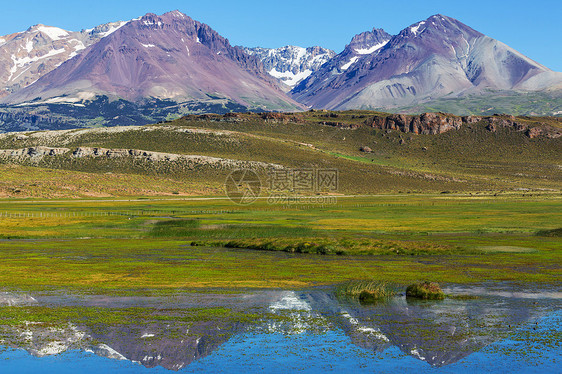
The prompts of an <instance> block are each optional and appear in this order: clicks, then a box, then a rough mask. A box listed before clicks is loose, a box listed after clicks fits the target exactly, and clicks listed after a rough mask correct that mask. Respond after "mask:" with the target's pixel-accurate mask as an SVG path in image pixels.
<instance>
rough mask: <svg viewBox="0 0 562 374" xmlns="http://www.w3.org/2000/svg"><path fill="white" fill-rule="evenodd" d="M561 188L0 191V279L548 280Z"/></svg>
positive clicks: (113, 284)
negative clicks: (32, 195)
mask: <svg viewBox="0 0 562 374" xmlns="http://www.w3.org/2000/svg"><path fill="white" fill-rule="evenodd" d="M561 207H562V204H561V197H560V196H558V195H552V194H543V195H535V196H531V197H529V196H522V195H513V194H511V195H503V196H502V195H500V196H493V195H488V196H486V195H478V196H470V195H440V194H439V195H386V196H384V195H379V196H368V197H339V198H338V201H337V203H336V204H333V205H324V206H322V205H293V206H281V205H271V204H268V203H267V201H266V200H258V201H257V202H256V203H254V204H252V205H249V206H239V205H236V204H234V203H232V202H231V201H229V200H228V199H225V198H216V197H209V198H191V199H190V198H179V197H175V198H174V197H169V198H159V199H148V198H140V199H122V200H108V199H92V200H58V201H57V200H31V201H30V200H19V201H17V200H9V201H8V200H4V201H2V203H1V204H0V238H1V239H0V253H1V255H2V259H3V261H1V262H0V284H1V285H2V287H3V288H12V289H59V288H74V289H76V290H81V291H87V290H89V291H92V290H97V291H103V290H111V291H112V292H114V291H117V290H121V291H122V292H140V291H141V290H147V289H152V290H177V289H188V288H198V289H208V288H227V289H228V288H270V287H287V288H303V287H310V286H314V285H323V284H333V283H339V282H344V281H348V280H352V279H367V280H377V281H385V282H398V283H401V284H407V283H409V282H415V281H421V280H431V281H438V282H460V283H464V282H484V281H494V280H496V281H515V282H525V283H533V282H543V283H551V284H555V283H556V282H558V281H559V276H560V270H561V264H562V256H561V253H562V240H561V239H560V238H559V237H557V236H537V232H539V231H541V230H543V231H544V230H552V229H556V228H559V227H560V226H562V225H561V222H562V209H561Z"/></svg>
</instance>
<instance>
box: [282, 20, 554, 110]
mask: <svg viewBox="0 0 562 374" xmlns="http://www.w3.org/2000/svg"><path fill="white" fill-rule="evenodd" d="M370 35H371V34H369V33H368V34H366V35H363V36H362V34H360V35H358V36H357V37H355V38H354V41H355V40H357V39H358V40H364V39H367V37H370ZM383 36H384V37H387V36H386V35H384V34H383ZM352 45H353V41H352V43H350V45H349V46H348V47H347V48H346V50H344V52H342V53H341V54H339V55H338V56H336V57H334V59H332V61H347V62H346V63H345V64H344V65H340V66H338V65H337V64H332V63H331V62H330V63H328V64H326V65H324V66H323V67H322V68H321V69H320V70H318V71H317V72H316V73H314V74H312V75H311V76H310V77H308V78H307V79H305V80H304V81H302V82H301V83H300V84H299V85H298V86H297V87H295V88H294V89H293V90H292V92H291V93H292V96H293V97H294V98H295V99H296V100H297V101H299V102H302V103H304V104H306V105H309V106H312V107H314V108H326V109H336V110H340V109H342V110H343V109H357V108H362V109H378V108H394V107H400V106H407V105H412V104H414V103H420V102H426V101H431V100H434V99H436V98H440V97H459V96H463V95H469V94H485V93H486V92H487V91H489V90H507V91H510V90H515V91H517V90H519V91H541V90H545V89H556V88H562V73H556V72H553V71H551V70H550V69H548V68H546V67H544V66H542V65H540V64H538V63H536V62H534V61H532V60H531V59H529V58H527V57H525V56H523V55H522V54H521V53H519V52H517V51H515V50H514V49H512V48H510V47H508V46H507V45H505V44H503V43H501V42H499V41H497V40H494V39H492V38H490V37H488V36H485V35H484V34H482V33H480V32H478V31H476V30H474V29H472V28H470V27H468V26H467V25H465V24H463V23H461V22H459V21H457V20H455V19H453V18H450V17H446V16H442V15H440V14H437V15H434V16H431V17H430V18H428V19H426V20H424V21H421V22H418V23H415V24H413V25H411V26H409V27H407V28H405V29H404V30H402V31H401V32H400V33H399V34H398V35H395V36H392V37H388V40H387V42H386V44H383V45H382V46H381V47H380V48H379V49H376V50H375V51H374V52H372V53H365V54H363V55H353V54H351V53H350V51H351V50H355V51H357V49H355V48H352ZM373 48H374V47H373ZM359 50H361V51H363V50H364V49H359ZM366 51H368V52H370V50H369V49H367V50H366ZM350 56H351V57H350Z"/></svg>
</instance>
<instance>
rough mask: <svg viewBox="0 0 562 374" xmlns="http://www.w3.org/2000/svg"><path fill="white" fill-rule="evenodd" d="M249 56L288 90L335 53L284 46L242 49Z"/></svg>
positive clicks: (312, 48) (328, 50) (316, 47)
mask: <svg viewBox="0 0 562 374" xmlns="http://www.w3.org/2000/svg"><path fill="white" fill-rule="evenodd" d="M244 51H245V52H246V53H248V54H249V55H254V56H256V57H258V58H259V59H260V60H261V62H262V63H263V65H264V67H265V70H266V71H267V72H268V73H269V74H270V75H271V76H273V77H275V78H277V79H279V81H281V82H282V83H284V84H285V85H287V86H289V87H290V88H293V87H295V86H296V85H297V84H298V83H299V82H301V81H302V80H303V79H305V78H307V77H308V76H309V75H310V74H312V73H314V72H315V71H317V70H318V69H319V68H320V67H321V66H322V65H324V64H325V63H326V62H328V61H330V60H331V59H332V58H333V57H334V56H335V55H336V53H335V52H334V51H332V50H330V49H327V48H322V47H318V46H315V47H308V48H303V47H296V46H291V45H289V46H285V47H281V48H261V47H255V48H244Z"/></svg>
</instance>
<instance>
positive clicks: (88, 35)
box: [0, 22, 126, 97]
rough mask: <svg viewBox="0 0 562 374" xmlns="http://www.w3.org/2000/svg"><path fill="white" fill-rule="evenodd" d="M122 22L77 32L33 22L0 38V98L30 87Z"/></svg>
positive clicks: (115, 28)
mask: <svg viewBox="0 0 562 374" xmlns="http://www.w3.org/2000/svg"><path fill="white" fill-rule="evenodd" d="M125 23H126V22H114V23H108V24H104V25H100V26H97V27H95V28H93V29H89V30H82V31H80V32H74V31H67V30H63V29H60V28H58V27H52V26H45V25H35V26H32V27H30V28H29V29H27V30H26V31H23V32H18V33H15V34H10V35H6V36H2V37H0V97H3V96H7V95H9V94H10V93H12V92H15V91H18V90H19V89H21V88H24V87H27V86H29V85H30V84H32V83H34V82H35V81H37V80H38V79H39V78H40V77H42V76H43V75H45V74H47V73H48V72H50V71H52V70H54V69H55V68H57V67H58V66H60V65H61V64H62V63H63V62H65V61H66V60H68V59H70V58H72V57H74V56H76V55H77V54H79V53H80V52H81V51H82V50H84V49H86V48H87V47H88V46H90V45H92V44H94V43H96V42H97V41H99V40H100V39H101V38H103V37H105V36H107V35H109V34H111V33H112V32H113V31H115V30H117V29H118V28H119V27H121V26H122V25H124V24H125Z"/></svg>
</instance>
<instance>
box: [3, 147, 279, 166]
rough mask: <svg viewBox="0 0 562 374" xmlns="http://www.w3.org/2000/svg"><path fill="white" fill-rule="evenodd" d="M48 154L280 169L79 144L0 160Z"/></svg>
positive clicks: (7, 152)
mask: <svg viewBox="0 0 562 374" xmlns="http://www.w3.org/2000/svg"><path fill="white" fill-rule="evenodd" d="M49 156H51V157H52V156H63V157H73V158H85V157H96V158H106V159H118V158H126V157H128V158H134V159H139V160H141V161H144V162H178V163H182V164H186V165H188V166H195V165H204V166H210V167H213V168H219V169H229V168H234V167H248V168H257V169H269V168H274V169H279V168H282V166H281V165H278V164H270V163H266V162H261V161H242V160H233V159H227V158H220V157H210V156H201V155H184V154H177V153H163V152H152V151H145V150H142V149H114V148H99V147H78V148H76V149H74V150H72V151H71V149H69V148H50V147H43V146H38V147H29V148H21V149H0V159H12V160H14V161H20V162H26V161H31V162H33V163H35V162H39V161H41V160H43V159H46V158H47V157H49Z"/></svg>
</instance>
